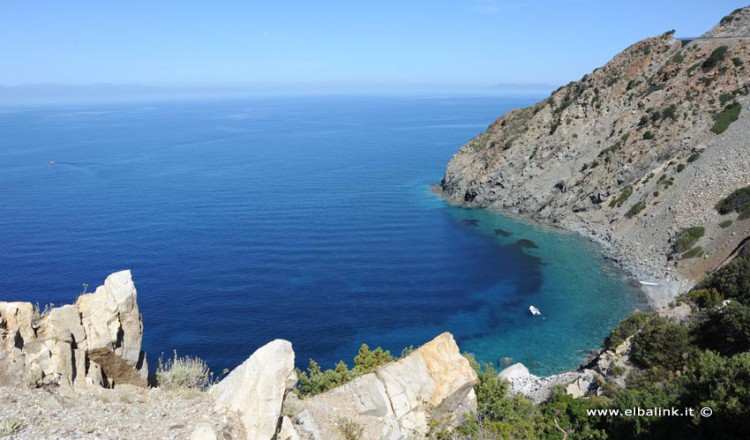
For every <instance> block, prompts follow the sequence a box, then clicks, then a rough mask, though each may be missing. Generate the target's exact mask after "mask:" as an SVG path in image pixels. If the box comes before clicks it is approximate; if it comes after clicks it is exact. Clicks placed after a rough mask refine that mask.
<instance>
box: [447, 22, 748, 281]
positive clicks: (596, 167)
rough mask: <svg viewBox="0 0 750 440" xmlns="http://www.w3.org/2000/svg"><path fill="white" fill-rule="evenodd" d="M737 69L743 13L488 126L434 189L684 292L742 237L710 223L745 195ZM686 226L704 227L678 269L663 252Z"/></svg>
mask: <svg viewBox="0 0 750 440" xmlns="http://www.w3.org/2000/svg"><path fill="white" fill-rule="evenodd" d="M748 62H750V8H745V9H741V10H737V11H735V12H733V13H732V14H730V15H729V16H728V17H726V18H724V19H723V20H722V21H721V23H719V24H718V25H717V26H716V27H714V28H713V29H712V30H711V31H709V32H708V33H706V34H705V35H704V36H703V37H701V38H698V39H694V40H692V41H684V40H678V39H675V38H674V35H673V32H668V33H665V34H663V35H660V36H657V37H653V38H648V39H646V40H643V41H640V42H638V43H636V44H634V45H632V46H630V47H628V48H627V49H625V50H624V51H623V52H622V53H620V54H618V55H617V56H615V57H614V58H613V59H612V60H611V61H610V62H609V63H607V64H606V65H605V66H603V67H602V68H599V69H596V70H595V71H594V72H592V73H590V74H588V75H585V76H584V77H583V78H582V79H581V80H579V81H575V82H572V83H570V84H568V85H566V86H564V87H561V88H560V89H558V90H557V91H555V92H554V93H553V94H552V95H551V96H550V97H549V98H548V99H546V100H544V101H542V102H539V103H537V104H534V105H532V106H530V107H527V108H524V109H517V110H513V111H511V112H509V113H507V114H505V115H503V116H501V117H500V118H499V119H498V120H497V121H496V122H494V123H493V124H492V125H490V126H489V127H488V129H487V130H486V131H485V132H484V133H482V134H480V135H479V136H477V137H476V138H474V139H473V140H471V141H470V142H469V143H467V144H466V145H464V146H463V147H462V148H461V150H460V151H459V152H458V153H457V154H456V155H455V156H454V157H453V158H452V160H451V161H450V163H449V164H448V167H447V170H446V173H445V176H444V178H443V180H442V182H441V183H440V188H439V189H440V191H441V192H442V194H443V195H444V196H445V197H446V198H447V199H448V200H449V201H451V202H454V203H459V204H464V205H468V206H474V207H482V208H495V209H500V210H503V211H505V212H508V213H511V214H517V215H521V216H523V217H526V218H530V219H533V220H537V221H540V222H543V223H548V224H554V225H557V226H560V227H563V228H566V229H570V230H574V231H579V232H582V233H584V234H585V235H590V236H593V237H595V238H598V239H599V241H602V242H605V243H609V244H611V245H612V247H611V249H610V254H611V255H613V256H614V258H616V259H618V260H622V263H623V264H624V265H625V266H626V267H627V268H629V269H631V270H632V271H633V272H635V273H637V274H639V275H641V276H644V277H657V278H673V279H688V280H697V279H698V278H699V277H701V276H702V275H704V274H705V273H706V272H707V271H709V270H711V269H712V268H714V267H716V266H717V265H718V264H720V263H721V262H722V261H723V260H724V259H725V258H726V257H727V256H728V255H729V254H730V253H731V252H732V250H733V249H734V248H735V246H736V245H737V244H738V243H739V242H740V241H741V239H742V238H744V237H745V236H746V235H748V226H750V225H749V224H748V223H747V222H741V221H740V222H738V221H735V222H734V224H733V225H732V226H731V227H728V228H721V227H719V226H718V225H719V223H721V222H722V221H723V220H726V219H727V217H720V216H719V214H718V213H717V212H716V211H715V210H714V205H715V204H716V203H717V202H718V201H719V200H720V199H721V198H723V197H726V196H727V195H728V194H730V193H731V192H732V191H734V190H736V189H738V188H740V187H743V186H746V185H748V184H749V183H750V154H748V153H750V149H748V148H747V146H746V145H747V144H746V143H745V141H746V140H745V139H744V137H745V135H746V134H747V133H750V121H749V120H748V118H747V111H745V110H742V109H745V108H747V106H748V103H750V101H749V100H748V98H747V94H748V92H749V91H750V65H749V64H748ZM738 111H739V116H738V118H739V119H738V120H737V121H736V122H733V123H730V124H725V123H722V121H724V122H731V121H732V120H733V119H735V118H734V117H733V116H737V115H736V114H737V112H738ZM726 125H728V129H727V128H726ZM692 226H703V227H705V236H704V237H703V238H701V239H700V240H699V242H698V245H700V246H701V248H702V250H703V254H702V255H701V256H700V257H699V258H683V255H681V253H679V252H676V251H675V250H674V242H675V238H676V237H677V236H678V235H679V234H680V233H681V232H682V231H683V230H684V229H685V228H688V227H692ZM675 272H676V273H675Z"/></svg>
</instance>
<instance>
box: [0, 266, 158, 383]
mask: <svg viewBox="0 0 750 440" xmlns="http://www.w3.org/2000/svg"><path fill="white" fill-rule="evenodd" d="M136 295H137V293H136V289H135V285H134V284H133V280H132V279H131V276H130V271H122V272H118V273H114V274H112V275H110V276H109V277H107V279H106V280H105V281H104V285H103V286H99V287H98V288H97V289H96V291H95V292H94V293H87V294H84V295H81V296H80V297H79V298H78V300H77V301H76V303H75V304H73V305H65V306H62V307H57V308H52V309H47V310H39V307H38V306H34V305H32V304H31V303H28V302H0V365H1V366H2V367H3V369H2V371H0V375H1V376H3V378H2V379H4V380H3V381H2V382H5V383H8V382H10V383H27V384H34V385H39V384H55V385H61V386H67V387H85V386H99V387H113V386H114V385H115V384H117V385H120V384H133V385H138V386H145V385H146V378H147V375H148V365H147V363H146V355H145V353H144V352H143V351H141V342H142V340H143V323H142V320H141V313H140V311H139V310H138V303H137V297H136Z"/></svg>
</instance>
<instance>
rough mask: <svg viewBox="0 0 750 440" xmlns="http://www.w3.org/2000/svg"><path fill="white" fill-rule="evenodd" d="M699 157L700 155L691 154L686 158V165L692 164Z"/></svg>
mask: <svg viewBox="0 0 750 440" xmlns="http://www.w3.org/2000/svg"><path fill="white" fill-rule="evenodd" d="M700 157H701V154H700V153H693V154H691V155H690V157H688V158H687V161H688V163H693V162H695V161H696V160H698V159H699V158H700Z"/></svg>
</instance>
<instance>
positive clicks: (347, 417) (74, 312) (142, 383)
mask: <svg viewBox="0 0 750 440" xmlns="http://www.w3.org/2000/svg"><path fill="white" fill-rule="evenodd" d="M142 340H143V325H142V321H141V314H140V311H139V309H138V303H137V291H136V288H135V285H134V284H133V281H132V278H131V274H130V271H122V272H118V273H115V274H112V275H110V276H109V277H108V278H107V279H106V281H105V282H104V285H102V286H100V287H99V288H97V289H96V292H94V293H91V294H86V295H83V296H81V297H80V298H79V299H78V301H76V304H73V305H65V306H62V307H58V308H53V309H51V310H47V311H46V312H40V311H39V310H38V309H37V308H35V307H34V306H33V305H32V304H30V303H24V302H12V303H9V302H0V436H2V435H7V436H8V438H12V439H19V440H20V439H35V440H36V439H135V438H138V439H140V438H148V439H187V438H190V439H192V440H211V439H248V440H272V439H273V440H297V439H299V440H303V439H304V440H336V439H351V438H359V439H383V440H401V439H420V438H426V436H427V435H428V433H429V432H430V431H431V430H440V429H447V430H450V429H451V428H452V427H455V426H457V425H458V424H460V423H461V422H462V421H463V418H464V416H466V415H468V414H470V413H475V412H476V410H477V400H476V395H475V393H474V388H473V387H474V385H475V384H476V383H477V373H476V371H475V370H474V369H473V368H472V366H471V364H470V362H469V360H468V359H467V358H465V357H464V356H462V355H461V353H460V351H459V348H458V346H457V345H456V342H455V340H454V339H453V336H452V335H451V334H449V333H443V334H441V335H439V336H437V337H436V338H435V339H433V340H432V341H430V342H428V343H426V344H425V345H423V346H421V347H419V348H418V349H416V350H414V351H413V352H412V353H410V354H408V355H407V356H405V357H403V358H401V359H399V360H397V361H395V362H391V363H388V364H386V365H382V366H379V367H376V368H375V370H374V371H372V372H370V373H367V374H364V375H361V376H359V377H357V378H355V379H353V380H352V381H350V382H348V383H346V384H344V385H342V386H339V387H337V388H334V389H332V390H329V391H327V392H324V393H321V394H318V395H314V396H310V397H304V398H301V397H299V396H298V395H297V394H296V393H295V386H296V384H297V375H296V372H295V369H294V350H293V349H292V344H291V343H290V342H288V341H284V340H275V341H271V342H269V343H268V344H266V345H265V346H263V347H261V348H259V349H258V350H257V351H255V353H253V354H252V355H251V356H250V357H249V358H248V359H247V360H246V361H245V362H243V363H242V364H241V365H240V366H238V367H237V368H235V369H234V370H233V371H232V372H230V373H229V374H228V375H227V376H226V377H225V378H224V379H223V380H221V381H220V382H218V383H215V384H213V385H211V386H210V387H209V388H208V389H206V390H194V389H178V390H170V389H162V388H160V387H158V386H151V387H149V386H148V384H147V381H146V371H147V370H146V354H145V353H144V352H143V351H142V350H141V343H142ZM626 351H627V349H626V348H622V349H621V348H618V353H617V354H614V353H604V354H603V355H602V360H601V362H600V361H598V360H597V361H595V362H593V363H592V364H591V365H589V367H587V368H586V369H582V370H581V371H577V372H570V373H565V374H563V375H559V376H556V377H553V378H537V377H535V376H531V375H530V374H529V373H528V370H526V369H525V368H524V367H523V366H522V365H520V364H519V365H515V366H513V367H511V368H509V369H507V370H505V371H503V372H501V373H500V376H501V377H503V378H505V379H508V380H509V381H510V382H511V384H512V389H513V390H514V391H516V392H520V393H523V394H526V395H528V396H530V397H532V398H533V399H534V400H536V401H542V400H544V399H546V398H547V397H549V394H550V393H551V391H552V386H553V385H562V386H564V387H566V390H567V392H568V393H570V394H572V395H574V396H583V395H587V394H590V393H597V392H598V390H599V389H600V388H601V387H602V386H604V384H605V383H606V382H607V380H608V379H607V375H608V371H609V369H610V368H611V367H610V365H615V364H617V365H620V364H627V357H626V356H627V354H626ZM620 352H621V353H620ZM157 385H158V384H157ZM354 434H356V437H352V435H354Z"/></svg>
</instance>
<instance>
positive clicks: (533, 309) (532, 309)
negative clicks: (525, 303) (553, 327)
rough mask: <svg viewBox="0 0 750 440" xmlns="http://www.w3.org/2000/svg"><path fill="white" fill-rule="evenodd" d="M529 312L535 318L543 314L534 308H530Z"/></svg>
mask: <svg viewBox="0 0 750 440" xmlns="http://www.w3.org/2000/svg"><path fill="white" fill-rule="evenodd" d="M529 312H531V314H532V315H534V316H539V315H541V314H542V312H540V311H539V309H537V308H536V307H534V306H529Z"/></svg>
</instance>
